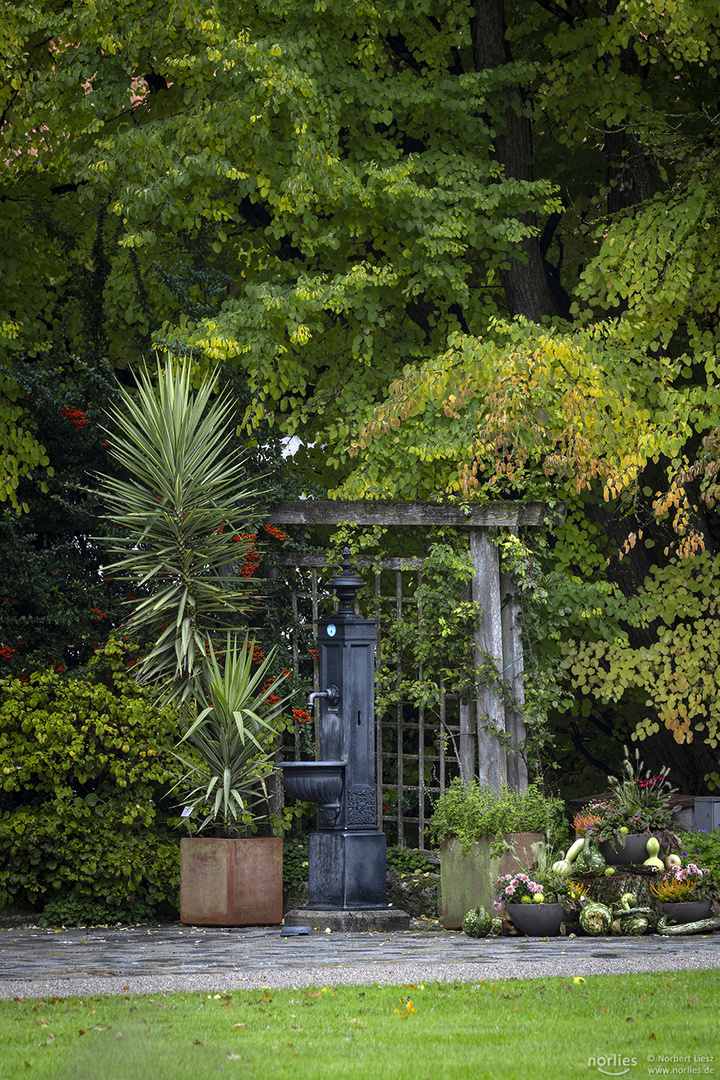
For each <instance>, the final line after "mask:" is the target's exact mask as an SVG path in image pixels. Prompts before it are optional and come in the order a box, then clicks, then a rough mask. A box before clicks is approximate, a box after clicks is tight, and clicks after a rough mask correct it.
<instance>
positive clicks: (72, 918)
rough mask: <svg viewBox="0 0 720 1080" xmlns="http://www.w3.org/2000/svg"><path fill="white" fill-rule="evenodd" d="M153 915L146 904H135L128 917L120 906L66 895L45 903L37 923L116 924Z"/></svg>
mask: <svg viewBox="0 0 720 1080" xmlns="http://www.w3.org/2000/svg"><path fill="white" fill-rule="evenodd" d="M154 917H155V909H154V908H152V907H150V906H148V905H147V904H142V903H140V904H136V905H135V906H134V907H133V909H132V912H131V913H130V918H128V912H127V911H125V910H122V909H120V908H117V907H110V906H109V905H108V904H100V903H97V902H96V901H93V900H80V899H77V898H73V897H68V898H66V899H61V900H51V901H50V903H49V904H46V905H45V907H44V908H43V912H42V915H41V916H40V918H39V919H38V923H39V924H40V926H116V925H117V924H118V923H125V924H127V923H128V922H134V923H146V922H152V920H153V918H154Z"/></svg>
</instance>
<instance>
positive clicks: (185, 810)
mask: <svg viewBox="0 0 720 1080" xmlns="http://www.w3.org/2000/svg"><path fill="white" fill-rule="evenodd" d="M192 812H193V808H192V806H183V812H182V814H181V815H180V817H190V815H191V814H192Z"/></svg>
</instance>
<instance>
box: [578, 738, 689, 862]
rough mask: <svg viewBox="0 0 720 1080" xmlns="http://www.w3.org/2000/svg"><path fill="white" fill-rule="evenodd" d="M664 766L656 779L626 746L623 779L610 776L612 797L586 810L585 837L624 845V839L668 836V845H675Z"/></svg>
mask: <svg viewBox="0 0 720 1080" xmlns="http://www.w3.org/2000/svg"><path fill="white" fill-rule="evenodd" d="M669 771H670V770H669V769H668V768H667V767H663V768H662V769H661V770H660V772H659V774H658V775H657V776H653V775H652V774H651V773H650V772H649V771H648V770H646V769H645V768H644V767H643V764H642V762H641V760H640V754H639V752H638V751H637V750H636V751H635V757H634V760H633V759H632V758H631V757H630V754H629V753H628V749H627V747H625V760H624V761H623V765H622V772H621V775H620V777H616V776H610V777H608V783H609V785H610V795H609V796H608V797H607V798H602V799H593V800H592V801H591V802H590V803H588V805H587V807H586V808H585V814H584V818H585V819H586V820H583V823H582V824H583V827H584V835H585V836H591V837H594V838H595V839H597V840H599V841H605V840H607V841H612V842H614V843H615V844H616V845H618V844H619V845H620V847H624V846H625V837H626V836H628V835H629V834H637V833H645V832H647V833H658V832H661V833H666V839H668V840H669V843H668V846H669V847H673V846H675V843H674V834H672V833H669V834H668V830H669V829H670V827H671V825H672V823H673V802H672V796H673V795H675V794H677V788H674V787H672V785H671V784H670V783H669V781H668V779H667V776H668V773H669Z"/></svg>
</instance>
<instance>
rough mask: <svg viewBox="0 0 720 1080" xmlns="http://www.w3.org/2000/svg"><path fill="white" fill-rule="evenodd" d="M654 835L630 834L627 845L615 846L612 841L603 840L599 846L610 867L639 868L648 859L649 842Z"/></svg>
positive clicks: (626, 839) (626, 840) (627, 837)
mask: <svg viewBox="0 0 720 1080" xmlns="http://www.w3.org/2000/svg"><path fill="white" fill-rule="evenodd" d="M652 835H653V834H652V833H628V835H627V836H626V837H625V845H624V846H621V845H620V844H615V843H614V842H613V841H612V840H603V842H602V843H601V844H598V847H599V848H600V854H601V855H602V856H603V857H604V859H605V862H606V863H607V864H608V866H639V865H640V864H641V863H644V862H645V860H646V859H647V857H648V852H647V842H648V840H649V839H650V837H651V836H652Z"/></svg>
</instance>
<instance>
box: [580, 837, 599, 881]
mask: <svg viewBox="0 0 720 1080" xmlns="http://www.w3.org/2000/svg"><path fill="white" fill-rule="evenodd" d="M575 869H576V870H578V871H579V872H580V873H581V874H601V873H602V872H603V870H604V869H605V859H604V858H603V856H602V855H601V854H600V851H599V850H598V848H597V845H596V844H593V843H591V841H590V838H589V837H586V839H585V843H584V845H583V849H582V851H581V852H580V854H579V855H578V857H577V859H576V861H575Z"/></svg>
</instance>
